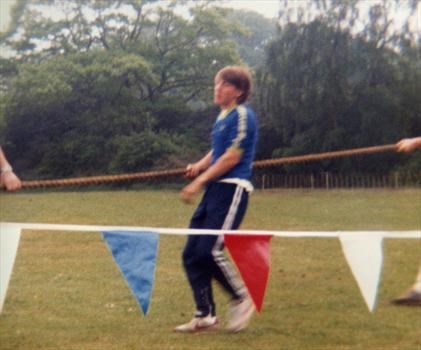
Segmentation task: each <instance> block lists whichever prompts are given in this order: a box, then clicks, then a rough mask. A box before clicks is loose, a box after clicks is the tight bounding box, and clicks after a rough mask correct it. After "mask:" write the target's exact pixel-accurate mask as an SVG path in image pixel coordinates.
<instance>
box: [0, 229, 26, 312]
mask: <svg viewBox="0 0 421 350" xmlns="http://www.w3.org/2000/svg"><path fill="white" fill-rule="evenodd" d="M20 232H21V227H20V226H19V225H14V224H5V223H1V222H0V312H1V310H2V309H3V304H4V299H5V298H6V293H7V287H8V285H9V281H10V276H11V274H12V270H13V264H14V262H15V257H16V252H17V250H18V245H19V239H20Z"/></svg>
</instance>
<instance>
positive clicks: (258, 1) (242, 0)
mask: <svg viewBox="0 0 421 350" xmlns="http://www.w3.org/2000/svg"><path fill="white" fill-rule="evenodd" d="M15 1H16V0H0V31H4V30H5V29H6V28H7V24H8V22H9V19H10V9H11V7H12V5H13V3H14V2H15ZM164 1H165V0H163V2H164ZM378 1H379V0H365V1H363V2H362V6H363V7H367V8H368V6H369V5H370V4H373V2H378ZM402 1H405V0H402ZM220 2H221V3H222V4H224V6H227V7H231V8H234V9H245V10H251V11H256V12H258V13H260V14H261V15H263V16H265V17H267V18H276V17H277V16H278V11H279V7H280V4H281V1H279V0H221V1H220ZM294 2H296V5H299V4H300V3H301V4H302V2H303V0H290V1H289V5H290V6H294ZM365 4H366V6H364V5H365ZM398 12H399V11H398ZM396 17H397V18H396ZM399 17H400V16H399V13H396V15H395V19H399ZM414 27H415V28H416V29H415V30H417V31H420V30H421V6H418V16H417V23H416V24H415V26H414Z"/></svg>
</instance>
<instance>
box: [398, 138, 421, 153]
mask: <svg viewBox="0 0 421 350" xmlns="http://www.w3.org/2000/svg"><path fill="white" fill-rule="evenodd" d="M396 147H397V150H398V152H412V151H414V150H415V149H417V148H421V136H419V137H413V138H410V139H403V140H400V141H399V142H398V143H397V144H396Z"/></svg>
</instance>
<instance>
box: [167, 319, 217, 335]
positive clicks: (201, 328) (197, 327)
mask: <svg viewBox="0 0 421 350" xmlns="http://www.w3.org/2000/svg"><path fill="white" fill-rule="evenodd" d="M218 327H219V321H218V319H217V318H216V316H211V315H208V316H206V317H193V319H192V320H191V321H190V322H188V323H185V324H182V325H180V326H177V327H175V328H174V332H179V333H198V332H208V331H215V330H217V329H218Z"/></svg>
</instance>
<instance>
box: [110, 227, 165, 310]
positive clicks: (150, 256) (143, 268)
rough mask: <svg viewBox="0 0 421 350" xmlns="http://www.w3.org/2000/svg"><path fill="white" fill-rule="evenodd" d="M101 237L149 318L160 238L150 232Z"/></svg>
mask: <svg viewBox="0 0 421 350" xmlns="http://www.w3.org/2000/svg"><path fill="white" fill-rule="evenodd" d="M102 235H103V237H104V240H105V241H106V242H107V245H108V247H109V249H110V250H111V253H112V255H113V257H114V260H115V262H116V263H117V266H118V267H119V269H120V271H121V273H122V274H123V276H124V278H125V279H126V281H127V283H128V285H129V287H130V289H131V291H132V293H133V294H134V296H135V297H136V300H137V302H138V304H139V305H140V306H141V308H142V311H143V313H144V314H145V315H146V314H147V313H148V309H149V302H150V299H151V294H152V288H153V283H154V275H155V266H156V255H157V251H158V240H159V236H158V234H157V233H155V232H148V231H139V232H130V231H107V232H103V233H102Z"/></svg>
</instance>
